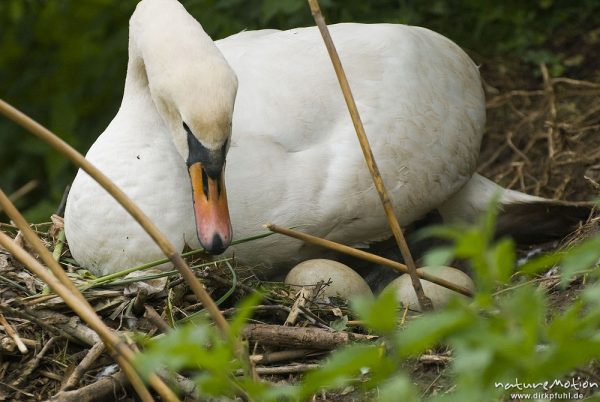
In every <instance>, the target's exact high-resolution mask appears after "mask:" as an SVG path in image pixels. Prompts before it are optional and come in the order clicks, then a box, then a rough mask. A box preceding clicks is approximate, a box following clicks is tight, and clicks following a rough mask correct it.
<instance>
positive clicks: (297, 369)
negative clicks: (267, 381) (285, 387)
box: [236, 363, 322, 375]
mask: <svg viewBox="0 0 600 402" xmlns="http://www.w3.org/2000/svg"><path fill="white" fill-rule="evenodd" d="M321 366H322V365H321V364H317V363H312V364H291V365H289V366H278V367H257V368H256V374H259V375H282V374H296V373H305V372H307V371H310V370H316V369H318V368H319V367H321ZM243 374H244V373H243V371H242V370H238V371H237V372H236V375H243Z"/></svg>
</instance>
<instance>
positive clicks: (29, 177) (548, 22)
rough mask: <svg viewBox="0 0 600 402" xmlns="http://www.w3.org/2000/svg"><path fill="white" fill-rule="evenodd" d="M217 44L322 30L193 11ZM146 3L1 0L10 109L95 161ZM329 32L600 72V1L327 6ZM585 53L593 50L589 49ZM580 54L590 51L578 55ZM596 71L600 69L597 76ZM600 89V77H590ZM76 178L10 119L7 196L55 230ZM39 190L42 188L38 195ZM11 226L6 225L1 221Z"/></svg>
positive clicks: (264, 10)
mask: <svg viewBox="0 0 600 402" xmlns="http://www.w3.org/2000/svg"><path fill="white" fill-rule="evenodd" d="M182 3H183V4H184V5H185V6H186V7H187V9H188V10H189V12H190V13H191V14H192V15H194V16H195V17H196V18H197V19H198V21H200V23H201V24H202V25H203V26H204V28H205V30H206V31H207V32H208V33H209V34H210V35H211V36H212V37H213V38H214V39H219V38H223V37H225V36H228V35H230V34H233V33H236V32H239V31H241V30H243V29H261V28H281V29H286V28H291V27H297V26H306V25H314V24H313V21H312V17H311V15H310V12H309V9H308V5H307V3H306V2H305V1H304V0H221V1H212V0H182ZM136 4H137V1H134V0H85V1H83V0H0V97H1V98H3V99H5V100H7V101H8V102H10V103H12V104H13V105H14V106H16V107H18V108H20V109H21V110H23V111H25V112H26V113H28V114H30V115H31V116H32V117H33V118H35V119H36V120H38V121H39V122H41V123H42V124H44V125H46V126H47V127H48V128H50V129H51V130H52V131H54V132H55V133H57V134H59V135H60V136H61V137H62V138H64V139H65V140H66V141H67V142H69V143H70V144H71V145H73V146H74V147H75V148H76V149H78V150H79V151H81V152H84V153H85V151H86V150H87V149H88V147H89V146H90V145H91V144H92V142H93V141H94V140H95V138H96V137H97V136H98V135H99V134H100V133H101V132H102V131H103V129H104V128H105V127H106V125H107V124H108V123H109V121H110V120H111V118H112V116H114V114H115V113H116V111H117V108H118V106H119V103H120V99H121V93H122V89H123V83H124V79H125V67H126V62H127V28H128V22H127V21H128V18H129V16H130V15H131V13H132V12H133V9H134V8H135V5H136ZM321 7H322V9H323V10H324V14H325V16H326V18H327V21H328V22H329V23H334V22H340V21H354V22H394V23H407V24H412V25H421V26H425V27H428V28H431V29H433V30H436V31H438V32H440V33H442V34H444V35H446V36H447V37H449V38H451V39H452V40H454V41H455V42H457V43H458V44H459V45H460V46H462V47H463V48H464V49H465V50H467V52H468V53H469V54H470V55H471V57H473V59H474V60H475V61H476V62H477V63H478V64H480V65H482V68H483V69H485V68H486V66H493V67H495V68H496V67H498V66H499V65H502V66H503V67H502V68H506V69H509V70H510V69H521V70H522V69H530V71H531V74H532V76H535V75H536V74H539V68H538V65H539V64H540V63H545V64H546V65H547V66H548V68H549V71H550V74H551V75H552V76H566V77H575V78H576V77H578V76H579V75H581V74H580V73H581V71H583V70H586V71H590V70H592V71H598V68H597V67H598V63H599V62H598V58H600V54H599V53H600V52H590V51H589V49H590V48H592V49H593V48H596V49H598V46H596V45H597V44H598V43H600V29H599V27H600V1H598V0H581V1H573V0H566V1H552V0H538V1H522V0H521V1H519V0H516V1H480V0H447V1H443V0H437V1H423V0H405V1H384V0H371V1H364V0H322V1H321ZM583 45H585V46H583ZM578 46H582V49H585V50H581V51H578ZM594 65H595V66H594ZM586 78H587V79H598V78H600V77H589V76H588V77H586ZM74 173H75V169H74V168H73V167H72V166H71V165H70V163H68V162H66V161H65V160H64V159H63V158H62V157H60V156H59V155H58V154H57V153H55V152H54V151H51V150H50V149H49V148H48V147H47V146H46V145H45V144H43V143H41V142H40V141H39V140H37V139H35V138H34V137H32V136H30V135H29V134H28V133H26V132H25V131H24V130H22V129H20V128H19V127H17V126H15V125H14V124H12V123H11V122H8V121H6V120H5V119H4V118H0V187H1V188H2V190H3V191H5V192H6V193H7V194H13V193H14V192H15V191H17V190H18V189H19V188H21V187H22V186H24V185H26V184H27V183H30V184H31V185H32V187H33V190H32V191H30V192H28V193H27V194H25V195H23V196H20V197H18V200H17V206H18V207H19V208H21V209H22V210H23V211H24V212H25V213H26V215H27V217H28V218H29V219H30V220H33V221H47V220H48V217H49V215H50V214H51V213H52V212H53V210H54V209H55V208H56V206H57V204H58V203H59V200H60V198H61V196H62V193H63V191H64V188H65V186H66V185H67V184H68V183H69V182H71V181H72V179H73V177H74ZM32 181H34V182H33V183H32ZM3 219H6V217H5V216H3V215H1V214H0V220H3Z"/></svg>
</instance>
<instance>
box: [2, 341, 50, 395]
mask: <svg viewBox="0 0 600 402" xmlns="http://www.w3.org/2000/svg"><path fill="white" fill-rule="evenodd" d="M57 339H58V338H57V337H55V336H53V337H52V338H50V339H49V340H48V342H46V343H45V344H44V347H43V348H42V350H40V352H39V353H38V354H37V355H35V357H34V358H33V359H31V360H30V361H29V362H27V364H26V365H25V368H22V369H21V372H20V373H19V377H18V378H17V379H15V380H14V381H13V382H12V384H11V385H12V386H13V387H18V386H20V385H21V384H23V382H25V380H27V378H28V377H29V376H30V375H31V373H32V372H33V370H35V369H36V368H37V366H38V365H39V364H40V362H41V361H42V358H43V357H44V356H45V355H46V353H48V350H50V348H51V347H52V345H53V344H54V342H55V341H56V340H57Z"/></svg>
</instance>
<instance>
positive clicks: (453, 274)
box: [384, 267, 475, 311]
mask: <svg viewBox="0 0 600 402" xmlns="http://www.w3.org/2000/svg"><path fill="white" fill-rule="evenodd" d="M419 270H420V271H425V272H427V273H428V274H431V275H434V276H437V277H439V278H442V279H445V280H447V281H449V282H452V283H454V284H456V285H459V286H462V287H465V288H467V289H469V290H471V291H474V290H475V284H474V283H473V280H472V279H471V278H470V277H469V275H467V274H465V273H464V272H462V271H460V270H458V269H456V268H452V267H422V268H419ZM421 286H423V291H424V292H425V295H426V296H427V297H429V298H430V299H431V302H432V303H433V307H434V308H436V309H437V308H440V307H443V306H445V305H446V304H448V301H449V300H450V298H451V297H452V296H453V295H456V296H458V297H464V298H467V296H464V295H462V294H460V293H456V292H454V291H453V290H450V289H446V288H445V287H443V286H440V285H436V284H435V283H432V282H429V281H426V280H423V279H422V280H421ZM389 288H395V290H396V297H397V299H398V301H399V302H400V303H402V305H403V306H407V305H408V306H410V308H411V309H413V310H417V311H421V306H420V305H419V301H418V300H417V295H416V294H415V289H414V288H413V286H412V282H411V280H410V276H409V275H408V274H404V275H402V276H400V277H398V278H396V279H394V280H393V281H391V282H390V283H389V284H388V285H387V286H386V287H385V289H384V291H385V290H386V289H389Z"/></svg>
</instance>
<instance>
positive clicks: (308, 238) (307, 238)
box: [265, 223, 473, 297]
mask: <svg viewBox="0 0 600 402" xmlns="http://www.w3.org/2000/svg"><path fill="white" fill-rule="evenodd" d="M265 227H266V228H267V229H269V230H272V231H273V232H276V233H280V234H283V235H286V236H290V237H293V238H295V239H298V240H302V241H303V242H306V243H310V244H314V245H315V246H320V247H325V248H328V249H331V250H334V251H338V252H340V253H344V254H348V255H351V256H352V257H356V258H360V259H362V260H365V261H369V262H373V263H375V264H381V265H385V266H387V267H390V268H393V269H395V270H396V271H400V272H402V273H404V274H406V273H408V267H407V266H406V265H404V264H401V263H399V262H398V261H393V260H389V259H387V258H384V257H381V256H378V255H375V254H371V253H367V252H366V251H362V250H358V249H355V248H352V247H349V246H346V245H344V244H340V243H336V242H334V241H331V240H326V239H322V238H320V237H317V236H312V235H309V234H306V233H302V232H298V231H297V230H293V229H287V228H283V227H281V226H277V225H273V224H271V223H269V224H267V225H265ZM416 273H417V275H418V276H419V278H421V279H424V280H426V281H429V282H432V283H435V284H436V285H440V286H443V287H445V288H447V289H450V290H453V291H455V292H457V293H460V294H463V295H465V296H469V297H473V292H471V291H470V290H469V289H467V288H465V287H463V286H459V285H456V284H454V283H452V282H449V281H447V280H445V279H442V278H439V277H437V276H435V275H430V274H428V273H427V272H424V271H421V270H418V269H417V271H416Z"/></svg>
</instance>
